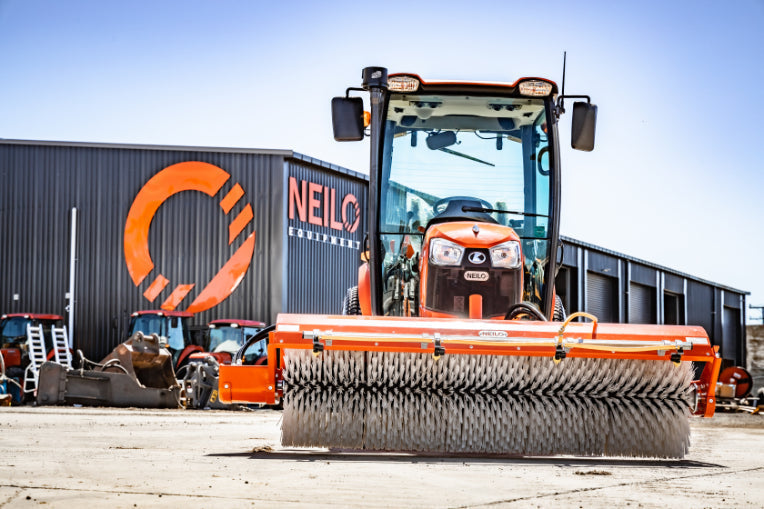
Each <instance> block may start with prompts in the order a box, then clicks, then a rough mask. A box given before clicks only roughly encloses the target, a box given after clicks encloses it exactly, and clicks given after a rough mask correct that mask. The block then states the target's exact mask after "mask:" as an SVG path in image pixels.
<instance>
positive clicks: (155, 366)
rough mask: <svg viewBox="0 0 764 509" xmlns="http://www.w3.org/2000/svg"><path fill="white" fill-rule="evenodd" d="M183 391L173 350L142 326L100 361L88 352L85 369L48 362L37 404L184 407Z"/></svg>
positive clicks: (43, 373) (40, 382)
mask: <svg viewBox="0 0 764 509" xmlns="http://www.w3.org/2000/svg"><path fill="white" fill-rule="evenodd" d="M89 366H92V367H93V369H85V368H86V367H89ZM180 393H181V386H180V385H179V384H178V381H177V380H176V379H175V374H174V373H173V369H172V356H171V354H170V352H168V351H167V350H166V349H164V348H162V347H161V343H160V339H159V337H158V336H157V335H155V334H152V335H151V336H144V335H143V334H142V333H140V332H138V333H136V334H135V335H133V336H132V337H131V338H130V339H128V340H127V341H126V342H124V343H122V344H120V345H118V346H117V347H116V348H115V349H114V350H113V351H112V352H111V353H110V354H109V355H108V356H106V357H105V358H104V359H103V360H102V361H101V362H99V363H94V362H91V361H88V360H87V359H85V358H84V357H82V366H81V368H80V369H67V368H66V367H65V366H62V365H60V364H57V363H55V362H46V363H44V364H43V365H42V367H41V369H40V379H39V385H38V388H37V404H38V405H70V404H81V405H89V406H117V407H131V406H134V407H142V408H179V407H180V402H181V401H180Z"/></svg>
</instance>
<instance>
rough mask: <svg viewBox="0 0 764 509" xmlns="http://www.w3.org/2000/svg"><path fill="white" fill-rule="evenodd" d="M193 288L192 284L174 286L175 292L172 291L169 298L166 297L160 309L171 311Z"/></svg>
mask: <svg viewBox="0 0 764 509" xmlns="http://www.w3.org/2000/svg"><path fill="white" fill-rule="evenodd" d="M193 287H194V285H193V284H190V285H178V286H176V287H175V290H173V291H172V293H171V294H170V296H169V297H167V299H166V300H165V301H164V302H163V303H162V305H161V306H160V307H161V308H162V309H166V310H168V311H173V310H174V309H175V308H176V307H178V304H180V303H181V302H182V301H183V299H185V298H186V295H188V292H190V291H191V289H192V288H193Z"/></svg>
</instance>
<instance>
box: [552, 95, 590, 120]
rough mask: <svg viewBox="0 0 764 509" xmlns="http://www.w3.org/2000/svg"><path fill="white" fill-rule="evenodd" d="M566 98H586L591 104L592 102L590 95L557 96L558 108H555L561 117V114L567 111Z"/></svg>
mask: <svg viewBox="0 0 764 509" xmlns="http://www.w3.org/2000/svg"><path fill="white" fill-rule="evenodd" d="M565 99H586V102H588V103H589V104H591V103H592V98H591V97H589V96H588V95H564V94H563V95H561V96H558V97H557V108H556V109H555V115H557V118H560V115H562V114H563V113H565Z"/></svg>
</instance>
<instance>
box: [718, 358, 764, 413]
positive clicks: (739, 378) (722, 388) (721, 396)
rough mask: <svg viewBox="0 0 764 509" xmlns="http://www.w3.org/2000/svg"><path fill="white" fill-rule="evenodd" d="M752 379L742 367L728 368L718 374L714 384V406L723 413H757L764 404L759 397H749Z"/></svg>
mask: <svg viewBox="0 0 764 509" xmlns="http://www.w3.org/2000/svg"><path fill="white" fill-rule="evenodd" d="M752 389H753V377H752V376H751V373H749V372H748V370H747V369H745V368H743V367H742V366H730V367H728V368H725V369H723V370H722V372H721V373H720V374H719V381H718V382H717V384H716V404H717V407H718V408H719V410H721V411H725V412H748V413H758V412H759V407H760V406H761V405H763V404H764V401H762V399H761V396H760V395H759V394H757V395H756V396H751V391H752Z"/></svg>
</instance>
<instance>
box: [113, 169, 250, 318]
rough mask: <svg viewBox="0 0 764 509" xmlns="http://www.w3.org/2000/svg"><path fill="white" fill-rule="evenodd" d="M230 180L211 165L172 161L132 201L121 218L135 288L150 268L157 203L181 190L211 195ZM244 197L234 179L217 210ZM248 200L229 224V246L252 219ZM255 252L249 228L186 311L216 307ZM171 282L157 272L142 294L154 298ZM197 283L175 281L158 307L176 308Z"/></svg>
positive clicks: (128, 263) (146, 275)
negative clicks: (150, 237)
mask: <svg viewBox="0 0 764 509" xmlns="http://www.w3.org/2000/svg"><path fill="white" fill-rule="evenodd" d="M230 178H231V175H230V174H229V173H228V172H226V171H225V170H223V169H221V168H218V167H217V166H215V165H212V164H208V163H202V162H198V161H190V162H186V163H178V164H173V165H172V166H168V167H167V168H165V169H163V170H162V171H160V172H159V173H157V174H156V175H154V176H153V177H151V178H150V179H149V181H148V182H146V184H145V185H144V186H143V187H142V188H141V190H140V191H139V192H138V194H137V195H136V196H135V200H133V204H132V206H131V207H130V212H128V214H127V220H126V221H125V236H124V246H123V247H124V251H125V261H126V263H127V270H128V272H129V273H130V277H131V278H132V280H133V283H134V284H135V286H139V285H140V284H141V283H142V282H143V281H144V279H146V277H148V276H149V275H150V274H151V272H152V271H153V270H154V262H153V261H152V259H151V253H150V252H149V228H150V226H151V221H152V220H153V219H154V216H155V215H156V213H157V211H158V210H159V207H161V206H162V204H163V203H164V202H165V201H167V199H168V198H170V197H171V196H173V195H175V194H178V193H181V192H183V191H201V192H202V193H205V194H206V195H207V196H210V197H214V196H215V195H216V194H217V193H218V192H219V191H220V190H221V189H222V188H223V185H224V184H225V183H226V182H227V181H228V180H229V179H230ZM243 196H244V190H243V189H242V187H241V186H240V185H239V184H238V183H236V184H235V185H234V186H233V187H232V188H231V190H230V191H229V192H228V193H227V194H226V195H225V196H223V197H222V198H221V199H220V208H221V209H223V212H224V213H225V214H226V215H228V213H229V212H230V211H231V210H232V209H233V207H234V205H236V204H237V203H238V202H239V201H240V200H241V198H242V197H243ZM253 217H254V216H253V213H252V204H250V203H247V204H246V205H245V206H244V208H243V209H242V211H241V212H240V213H239V214H238V215H237V216H236V217H235V218H233V219H232V220H231V222H230V223H229V225H228V244H229V245H231V244H232V243H233V242H234V240H235V239H236V238H237V237H238V236H239V234H241V233H242V232H243V231H244V229H245V228H246V227H247V225H249V223H251V222H252V219H253ZM254 252H255V232H252V233H251V234H250V235H249V236H248V237H247V238H246V239H245V240H244V242H243V243H242V245H241V246H239V248H238V249H237V250H236V251H235V252H234V253H233V255H232V256H231V257H230V258H229V259H228V261H227V262H226V263H225V264H224V265H223V267H222V268H221V269H220V270H219V271H218V273H217V274H216V275H215V277H214V278H212V280H211V281H210V282H209V283H208V284H207V286H205V287H204V289H202V291H201V292H199V294H198V295H197V296H196V298H195V299H194V301H193V302H192V303H191V304H190V305H189V306H188V308H187V311H190V312H191V313H198V312H200V311H204V310H207V309H210V308H212V307H215V306H217V305H218V304H220V303H221V302H223V301H224V300H225V299H227V298H228V296H229V295H231V293H233V291H234V290H235V289H236V287H237V286H238V285H239V283H241V281H242V279H243V278H244V274H246V272H247V270H248V269H249V265H250V263H251V262H252V255H253V254H254ZM169 284H170V280H169V279H167V278H166V277H164V276H163V275H162V274H157V275H156V276H155V277H154V279H153V280H152V282H151V284H150V285H149V287H148V288H147V289H146V291H145V292H143V296H144V297H146V299H148V300H149V301H150V302H154V301H155V300H156V299H157V297H159V295H160V294H161V293H162V291H163V290H164V289H165V287H166V286H168V285H169ZM194 286H196V285H195V283H183V284H178V285H175V287H174V289H173V291H172V293H170V295H169V296H167V297H166V298H165V300H164V301H163V302H162V305H161V308H162V309H167V310H174V309H176V308H177V307H178V306H179V305H180V304H181V303H182V302H183V299H185V298H186V295H188V293H189V292H190V291H191V290H192V289H193V288H194Z"/></svg>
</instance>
